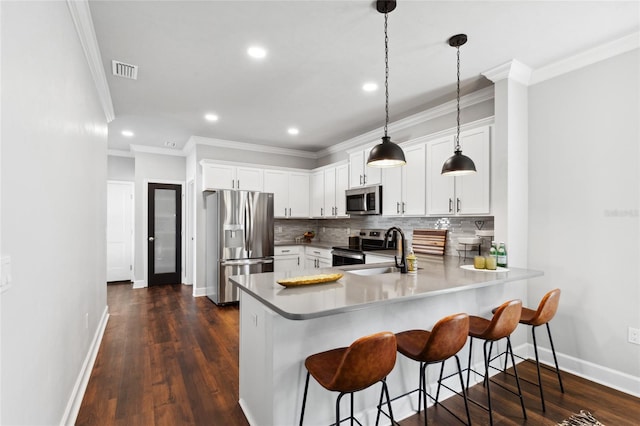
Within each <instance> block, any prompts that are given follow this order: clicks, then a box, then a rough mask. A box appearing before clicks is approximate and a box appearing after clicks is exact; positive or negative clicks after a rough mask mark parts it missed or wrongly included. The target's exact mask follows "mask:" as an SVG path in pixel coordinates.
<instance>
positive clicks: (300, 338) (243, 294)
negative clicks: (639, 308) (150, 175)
mask: <svg viewBox="0 0 640 426" xmlns="http://www.w3.org/2000/svg"><path fill="white" fill-rule="evenodd" d="M392 265H393V263H392V262H390V263H388V264H376V265H352V266H348V267H341V268H340V269H337V268H326V269H320V270H318V269H314V270H313V271H302V273H297V274H296V275H313V274H317V273H335V272H343V273H344V276H343V277H342V278H341V279H340V280H338V281H336V282H333V283H326V284H317V285H308V286H301V287H289V288H285V287H283V286H281V285H280V284H278V283H277V282H276V281H277V280H278V279H281V278H285V277H287V276H290V275H291V273H285V272H282V273H265V274H252V275H244V276H234V277H231V281H232V282H233V283H234V284H235V285H237V286H238V287H239V289H240V290H241V291H240V405H241V406H242V409H243V410H244V413H245V415H246V417H247V419H248V420H249V422H250V423H251V424H252V425H293V424H297V423H298V422H299V416H300V410H301V401H302V393H303V388H304V379H305V375H306V370H305V368H304V360H305V358H306V357H307V356H309V355H311V354H314V353H317V352H321V351H325V350H328V349H332V348H336V347H342V346H348V345H350V344H351V343H352V342H353V341H354V340H355V339H357V338H358V337H361V336H364V335H367V334H371V333H375V332H378V331H384V330H388V331H392V332H394V333H395V332H399V331H403V330H407V329H415V328H425V329H430V328H431V327H432V326H433V324H434V323H435V322H436V321H437V320H438V319H440V318H442V317H444V316H446V315H450V314H454V313H457V312H467V313H469V314H473V315H480V316H485V317H490V315H491V309H493V308H494V307H495V306H497V305H499V304H500V303H502V302H504V301H506V300H508V299H522V300H523V302H525V303H526V280H527V279H529V278H534V277H538V276H541V275H542V272H539V271H532V270H526V269H520V268H509V270H508V271H503V272H489V271H474V270H467V269H463V268H462V267H461V264H460V263H459V260H458V258H455V257H449V256H444V257H435V258H430V257H425V258H422V257H421V258H420V263H419V266H420V268H421V269H420V270H419V271H418V274H417V275H409V274H400V273H399V272H387V273H385V270H386V268H387V267H390V266H392ZM512 342H513V344H514V347H515V348H516V351H517V346H518V345H519V344H523V343H524V342H525V335H524V333H521V334H518V332H517V333H516V334H514V337H513V339H512ZM467 354H468V352H466V349H464V350H463V353H462V354H461V357H462V359H466V356H467ZM475 358H476V357H474V360H475ZM481 359H482V358H481V356H480V354H478V356H477V361H474V362H481ZM414 364H415V363H411V362H410V361H408V360H407V359H404V358H403V357H402V356H398V359H397V363H396V367H395V368H394V370H393V371H392V373H391V374H390V375H389V377H388V379H387V383H388V384H389V391H390V394H391V397H394V396H396V395H399V394H402V393H404V392H406V391H408V390H411V389H414V388H416V387H417V378H418V371H417V367H416V365H414ZM452 364H453V363H452ZM463 364H466V363H465V362H463ZM447 367H452V365H451V366H450V365H449V364H447ZM436 370H437V368H436ZM437 373H438V371H433V372H429V373H428V375H429V376H428V381H429V382H431V381H433V380H434V377H432V376H435V375H437ZM379 392H380V389H379V387H378V386H374V387H371V388H369V389H367V390H365V391H363V392H359V393H358V394H356V395H355V407H354V410H355V412H356V413H359V414H357V416H358V415H359V416H360V417H361V419H364V421H366V422H370V423H372V422H373V421H374V419H375V412H376V409H375V407H376V404H377V401H378V397H379ZM444 396H445V397H446V396H447V395H444ZM335 397H336V395H334V394H333V393H332V392H328V391H326V390H324V389H322V388H321V387H320V386H319V385H318V384H317V383H314V382H313V381H311V383H310V387H309V398H308V401H307V408H306V414H305V424H309V425H312V424H330V423H331V422H332V419H333V415H334V409H335V408H334V407H335ZM343 403H344V404H345V406H344V407H343V408H342V410H347V409H348V406H347V405H346V404H348V398H344V401H343ZM415 407H417V402H416V400H415V399H414V400H410V399H409V398H402V399H400V400H398V401H396V402H394V404H393V409H394V415H395V416H396V419H401V418H404V417H407V416H409V415H411V414H413V413H414V412H415ZM344 412H346V411H344Z"/></svg>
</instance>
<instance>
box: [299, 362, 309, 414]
mask: <svg viewBox="0 0 640 426" xmlns="http://www.w3.org/2000/svg"><path fill="white" fill-rule="evenodd" d="M307 389H309V372H308V371H307V380H306V381H305V384H304V396H303V397H302V412H301V413H300V426H302V419H304V407H305V405H306V404H307Z"/></svg>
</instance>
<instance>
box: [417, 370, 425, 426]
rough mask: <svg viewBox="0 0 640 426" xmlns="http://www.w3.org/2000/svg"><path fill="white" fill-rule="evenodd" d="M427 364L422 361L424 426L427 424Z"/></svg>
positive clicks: (421, 380)
mask: <svg viewBox="0 0 640 426" xmlns="http://www.w3.org/2000/svg"><path fill="white" fill-rule="evenodd" d="M426 371H427V364H426V363H424V362H421V363H420V388H421V390H420V395H419V396H418V397H419V398H420V399H422V400H423V401H424V426H427V378H426ZM418 412H420V403H418Z"/></svg>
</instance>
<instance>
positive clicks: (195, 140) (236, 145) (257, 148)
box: [182, 136, 319, 160]
mask: <svg viewBox="0 0 640 426" xmlns="http://www.w3.org/2000/svg"><path fill="white" fill-rule="evenodd" d="M194 144H195V145H207V146H214V147H217V148H230V149H238V150H242V151H253V152H264V153H268V154H278V155H288V156H291V157H302V158H310V159H313V160H316V159H318V158H319V157H318V154H317V153H314V152H309V151H300V150H298V149H289V148H278V147H274V146H265V145H257V144H252V143H246V142H235V141H229V140H224V139H214V138H206V137H204V136H191V137H190V138H189V140H188V141H187V144H186V145H185V147H184V148H183V150H182V151H183V153H184V154H183V155H187V154H188V152H189V151H191V149H192V145H194Z"/></svg>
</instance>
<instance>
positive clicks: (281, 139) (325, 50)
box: [89, 0, 640, 152]
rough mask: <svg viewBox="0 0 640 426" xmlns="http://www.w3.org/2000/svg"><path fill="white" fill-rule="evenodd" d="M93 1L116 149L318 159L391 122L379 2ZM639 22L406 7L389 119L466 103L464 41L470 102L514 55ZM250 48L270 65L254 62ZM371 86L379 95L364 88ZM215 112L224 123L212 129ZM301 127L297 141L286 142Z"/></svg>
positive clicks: (559, 4) (609, 35) (475, 7)
mask: <svg viewBox="0 0 640 426" xmlns="http://www.w3.org/2000/svg"><path fill="white" fill-rule="evenodd" d="M89 5H90V9H91V14H92V18H93V22H94V26H95V31H96V35H97V40H98V45H99V48H100V51H101V55H102V59H103V63H104V67H105V72H106V74H107V81H108V84H109V90H110V93H111V98H112V101H113V106H114V110H115V116H116V118H115V120H113V121H112V122H111V123H110V125H109V148H110V149H113V150H127V151H128V150H129V144H136V145H148V146H154V147H164V146H165V143H166V142H174V143H175V144H176V148H177V149H180V148H182V147H183V146H184V144H185V143H186V142H187V140H188V139H189V137H190V136H192V135H196V136H203V137H210V138H216V139H224V140H230V141H239V142H248V143H255V144H262V145H270V146H275V147H282V148H291V149H298V150H303V151H309V152H317V151H320V150H322V149H325V148H327V147H329V146H331V145H335V144H337V143H339V142H343V141H345V140H348V139H350V138H352V137H355V136H357V135H360V134H362V133H365V132H368V131H371V130H374V129H377V128H380V127H381V126H382V125H383V124H384V33H383V21H384V17H383V15H382V14H380V13H378V12H377V11H376V10H375V3H374V2H373V1H326V0H324V1H99V0H90V2H89ZM639 23H640V2H638V1H630V2H622V1H603V2H596V1H550V2H542V1H528V2H525V1H494V2H488V1H408V0H400V1H398V6H397V8H396V10H395V11H393V12H391V13H390V14H389V28H388V32H389V67H390V73H389V92H390V93H389V96H390V118H391V121H395V120H397V119H400V118H403V117H406V116H408V115H411V114H414V113H416V112H419V111H421V110H424V109H426V108H428V107H430V106H434V105H438V104H440V103H442V102H443V101H448V100H451V99H453V98H455V82H456V52H455V49H454V48H452V47H450V46H449V45H448V44H447V40H448V38H449V37H450V36H452V35H454V34H458V33H466V34H467V35H468V37H469V41H468V42H467V44H466V45H464V46H463V47H462V48H461V62H462V70H461V78H462V82H463V83H462V86H463V94H464V93H468V92H471V91H474V90H476V89H478V88H481V87H485V86H487V85H489V84H490V82H488V81H487V80H486V79H485V78H484V77H481V73H482V72H485V71H487V70H490V69H492V68H494V67H496V66H498V65H501V64H504V63H505V62H508V61H510V60H511V59H517V60H518V61H520V62H522V63H523V64H525V65H527V66H529V67H531V68H532V69H534V70H535V69H538V68H540V67H543V66H546V65H549V64H552V63H554V62H557V61H559V60H561V59H564V58H566V57H569V56H572V55H575V54H577V53H580V52H583V51H585V50H587V49H589V48H592V47H594V46H597V45H601V44H603V43H607V42H611V41H613V40H616V39H618V38H621V37H623V36H626V35H629V34H631V33H634V32H637V31H638V29H639V27H640V24H639ZM252 44H259V45H262V46H264V47H265V48H266V49H267V50H268V55H267V57H266V58H265V59H263V60H261V61H256V60H253V59H251V58H249V57H248V56H247V54H246V50H247V48H248V47H249V46H250V45H252ZM113 59H116V60H120V61H123V62H126V63H130V64H134V65H138V66H139V67H140V68H139V72H138V79H137V80H136V81H133V80H127V79H123V78H119V77H114V76H112V74H111V60H113ZM366 81H375V82H377V83H378V84H379V87H380V88H379V90H378V91H377V92H375V93H365V92H363V90H362V88H361V87H362V84H363V83H364V82H366ZM207 112H215V113H216V114H218V115H219V117H220V119H219V121H218V122H217V123H209V122H206V121H205V120H204V118H203V116H204V114H205V113H207ZM290 126H295V127H297V128H299V129H300V133H299V134H298V135H297V136H291V135H289V134H287V128H288V127H290ZM123 129H130V130H132V131H133V132H134V133H135V136H134V137H133V138H125V137H123V136H122V135H121V130H123ZM381 136H382V135H381ZM391 136H392V137H393V135H391Z"/></svg>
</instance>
